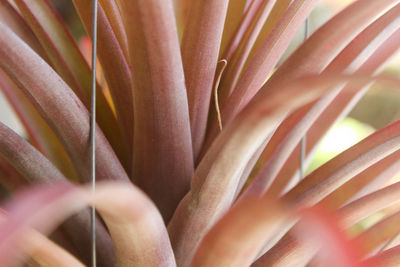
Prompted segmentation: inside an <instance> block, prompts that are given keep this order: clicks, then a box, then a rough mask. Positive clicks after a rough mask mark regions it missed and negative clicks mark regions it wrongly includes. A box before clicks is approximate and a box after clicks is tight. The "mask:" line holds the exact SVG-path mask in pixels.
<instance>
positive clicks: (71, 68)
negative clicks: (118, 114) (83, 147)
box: [15, 0, 126, 162]
mask: <svg viewBox="0 0 400 267" xmlns="http://www.w3.org/2000/svg"><path fill="white" fill-rule="evenodd" d="M15 3H16V4H17V5H18V8H19V10H20V11H21V13H22V14H23V16H24V18H25V19H26V20H27V22H28V24H29V25H30V27H31V29H32V30H33V31H34V33H35V35H36V36H37V38H38V39H39V41H40V42H41V44H42V46H43V47H44V48H45V51H46V53H47V55H48V57H49V59H50V60H51V62H52V64H53V65H54V69H55V70H56V71H57V72H58V74H59V75H60V76H61V77H62V78H63V79H64V81H65V82H66V83H67V84H68V85H69V86H70V87H71V89H73V90H74V92H75V93H76V94H77V95H78V97H79V99H80V100H81V101H82V102H83V103H84V104H85V105H86V107H87V108H89V101H88V100H89V99H90V95H91V76H90V75H91V74H90V68H89V66H88V64H87V63H86V61H85V59H84V57H83V56H82V54H81V52H80V51H79V49H78V46H77V45H76V43H75V41H74V40H73V38H72V36H71V34H70V32H69V31H68V30H67V27H66V26H65V25H64V24H63V22H62V20H61V18H60V17H59V16H58V14H57V13H56V12H55V10H54V9H53V8H52V6H51V4H50V3H49V2H48V0H37V1H26V0H15ZM97 96H98V97H97V101H96V104H97V106H98V109H97V110H98V116H97V120H98V123H99V125H100V128H101V129H102V130H103V132H104V133H105V135H106V137H107V139H108V140H109V142H110V144H111V145H112V147H113V148H114V150H115V151H116V153H118V156H119V158H121V161H122V162H126V159H125V160H124V158H125V157H126V151H125V147H124V146H123V145H122V142H121V137H120V135H121V133H120V130H119V128H118V123H117V121H116V118H115V116H114V114H113V112H112V110H111V107H110V106H109V104H108V102H107V100H106V99H105V97H104V94H103V92H102V90H101V89H100V86H97Z"/></svg>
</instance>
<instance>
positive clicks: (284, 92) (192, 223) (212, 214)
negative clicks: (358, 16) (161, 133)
mask: <svg viewBox="0 0 400 267" xmlns="http://www.w3.org/2000/svg"><path fill="white" fill-rule="evenodd" d="M340 77H341V78H340ZM346 77H347V76H346ZM343 79H344V77H343V76H334V78H333V76H330V77H329V78H328V77H327V76H316V77H312V78H307V79H304V80H297V83H293V84H290V83H289V84H288V85H286V86H284V87H282V88H281V90H279V91H271V92H264V91H263V92H262V93H263V94H259V95H258V97H257V98H255V99H254V100H253V102H252V104H251V105H249V106H248V108H247V109H246V110H245V111H244V112H242V113H241V114H240V115H239V116H238V117H237V118H236V119H235V121H234V122H232V123H230V124H228V125H227V126H226V127H225V128H224V129H223V131H222V132H221V134H220V135H219V137H218V138H217V139H216V141H215V142H214V143H213V145H212V146H211V148H210V150H209V151H208V152H207V154H206V155H205V156H204V158H203V159H202V161H201V162H200V164H199V166H198V168H197V169H196V172H195V174H194V178H193V181H192V188H191V191H190V192H189V193H188V194H187V195H186V196H185V198H184V199H183V200H182V201H181V203H180V204H179V206H178V208H177V211H176V212H175V214H174V216H173V218H172V220H171V222H170V224H169V226H168V230H169V232H170V236H171V242H172V245H173V247H174V251H175V253H176V258H177V262H178V264H183V265H185V264H188V263H189V262H190V260H191V257H192V255H193V251H194V250H195V248H196V247H197V245H198V243H199V242H200V240H201V238H202V237H203V235H204V234H205V233H206V231H207V230H208V229H209V227H210V226H211V225H212V224H213V223H214V222H215V221H216V220H217V219H219V217H220V216H221V215H222V214H223V213H224V212H225V211H226V210H227V208H228V207H229V206H230V205H231V203H232V201H233V197H234V196H235V192H236V189H237V186H238V183H239V180H240V174H241V171H242V170H243V169H244V168H245V167H246V164H247V163H248V162H249V160H250V159H251V157H252V155H254V152H255V151H256V150H257V149H258V148H259V147H260V146H261V144H262V143H263V142H264V141H265V138H266V137H267V136H268V135H269V134H270V132H271V131H272V130H273V129H274V127H275V125H276V123H277V122H279V121H281V120H282V119H283V118H284V117H285V116H286V115H287V113H288V112H290V111H292V110H293V109H295V108H298V107H299V106H302V105H304V104H305V103H307V102H309V101H310V100H312V99H314V98H316V97H318V96H320V94H321V93H322V92H323V89H322V88H321V86H323V87H324V88H326V87H329V86H332V85H333V84H336V83H338V82H340V81H343ZM364 79H365V77H364ZM344 80H345V79H344ZM361 80H363V79H361ZM361 80H360V81H361ZM367 80H369V79H367ZM365 81H366V80H363V82H365ZM390 83H391V82H390ZM317 86H319V87H318V89H317ZM393 86H396V84H395V83H394V84H393ZM183 218H185V219H183ZM194 229H195V230H194Z"/></svg>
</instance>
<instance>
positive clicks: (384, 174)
mask: <svg viewBox="0 0 400 267" xmlns="http://www.w3.org/2000/svg"><path fill="white" fill-rule="evenodd" d="M399 158H400V151H396V152H395V153H393V154H391V155H390V156H388V157H386V158H384V159H383V160H381V161H379V162H377V163H375V164H374V165H372V166H371V167H369V168H368V169H366V170H365V171H363V172H362V173H360V174H358V175H356V176H355V177H353V178H352V179H351V180H350V181H348V182H347V183H345V184H344V185H342V186H341V187H339V188H338V189H337V190H335V191H333V192H332V193H331V194H329V195H328V196H327V197H326V198H324V200H322V202H321V204H322V205H324V206H329V207H334V208H338V207H340V206H341V205H343V204H345V203H346V202H348V201H349V200H351V199H358V198H360V197H362V196H364V195H366V194H369V193H371V192H372V191H374V190H377V189H380V188H381V187H382V186H383V185H385V184H386V183H387V182H389V180H390V179H392V178H393V177H395V175H396V174H398V173H399V171H400V162H399Z"/></svg>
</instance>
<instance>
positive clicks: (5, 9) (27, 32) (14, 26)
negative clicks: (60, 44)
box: [0, 1, 49, 61]
mask: <svg viewBox="0 0 400 267" xmlns="http://www.w3.org/2000/svg"><path fill="white" fill-rule="evenodd" d="M0 21H1V22H2V23H4V24H5V25H7V26H8V27H9V28H10V29H11V30H12V31H13V32H14V33H15V34H16V35H18V36H19V37H20V38H21V39H22V40H24V41H25V43H27V44H28V45H29V46H30V47H31V48H32V49H33V50H35V52H36V53H38V54H39V55H40V56H41V57H42V58H43V59H45V60H46V61H49V60H48V58H47V55H46V52H45V51H44V49H43V47H42V45H41V44H40V42H39V40H38V39H37V38H36V36H35V34H34V33H33V32H32V30H31V29H30V28H29V26H28V24H27V23H26V21H25V20H24V18H23V17H22V16H21V15H20V14H19V13H18V12H17V11H16V10H15V9H14V7H12V6H11V5H10V4H9V3H8V2H7V1H0Z"/></svg>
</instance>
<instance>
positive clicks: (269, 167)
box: [247, 5, 400, 194]
mask: <svg viewBox="0 0 400 267" xmlns="http://www.w3.org/2000/svg"><path fill="white" fill-rule="evenodd" d="M399 15H400V5H398V6H397V7H395V8H393V9H392V10H391V11H389V12H387V14H385V15H384V16H382V17H381V18H380V19H378V20H377V21H376V22H374V23H373V24H371V25H370V26H369V27H368V28H367V29H365V30H364V31H363V32H362V33H361V34H360V35H359V36H357V38H356V39H355V40H354V41H353V42H352V43H350V44H349V45H348V46H347V47H346V48H345V49H344V50H343V51H342V52H341V53H340V54H339V55H338V56H337V57H336V59H335V60H334V61H332V62H331V63H330V64H329V65H328V66H327V68H326V69H325V70H324V73H329V72H331V73H338V72H343V71H345V70H348V71H349V72H351V70H349V69H359V70H358V71H357V73H371V74H372V73H373V71H375V70H376V69H378V68H379V67H381V65H382V64H384V62H385V61H386V60H387V59H388V58H389V57H390V55H391V54H393V53H394V52H395V51H396V50H397V48H395V47H397V46H398V45H399V44H400V38H398V34H399V32H400V30H398V28H399V27H400V21H399V20H396V18H397V17H398V16H399ZM388 25H389V26H388ZM385 28H386V29H385ZM384 29H385V31H383V30H384ZM382 31H383V32H382ZM381 32H382V33H381ZM382 43H383V44H382ZM372 53H375V55H374V54H372ZM371 54H372V57H371V58H370V59H369V60H368V58H369V57H370V55H371ZM343 87H344V90H346V89H348V88H349V86H347V87H346V86H340V87H339V88H337V89H335V91H332V92H330V93H328V94H325V95H324V96H323V97H321V98H320V99H319V100H318V101H316V102H315V103H313V104H312V105H307V106H304V107H302V108H300V109H299V110H297V111H295V112H294V113H292V114H291V115H290V116H288V118H287V119H285V121H283V122H282V124H281V125H280V126H279V127H278V129H277V130H276V132H275V133H274V136H273V137H272V139H271V142H270V143H269V144H268V145H267V147H266V150H265V152H263V154H262V158H261V161H262V162H265V163H266V164H265V166H264V168H263V169H262V170H261V171H260V172H259V173H258V175H257V176H256V178H255V179H254V182H253V183H252V184H251V185H250V187H249V189H248V190H247V193H252V194H255V193H259V194H260V193H262V191H263V190H266V189H267V188H268V186H269V185H271V183H273V182H274V180H275V177H276V176H277V175H278V173H279V171H280V170H281V168H282V166H284V164H285V161H286V160H287V159H288V158H289V156H290V154H291V153H292V151H293V150H294V149H295V147H296V145H297V144H298V143H299V142H300V139H301V138H302V137H303V136H304V135H305V134H306V133H307V131H308V130H309V129H310V127H311V126H312V125H313V123H314V122H315V121H316V120H317V119H318V117H320V116H321V114H323V112H324V111H325V110H326V108H327V107H329V105H330V104H331V103H332V102H333V101H334V99H335V98H336V97H337V96H338V94H340V92H341V91H342V88H343ZM360 90H362V86H361V87H360ZM337 112H338V113H340V109H337ZM282 182H283V181H282V180H279V181H277V183H282Z"/></svg>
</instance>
